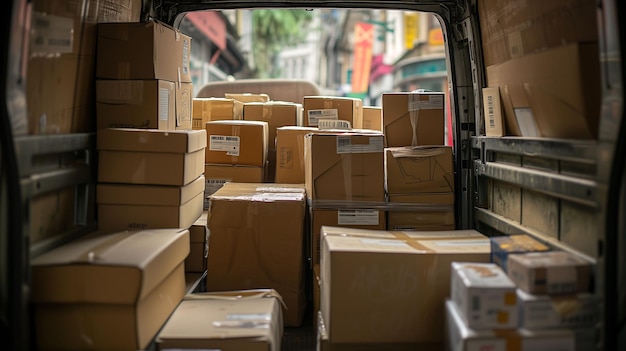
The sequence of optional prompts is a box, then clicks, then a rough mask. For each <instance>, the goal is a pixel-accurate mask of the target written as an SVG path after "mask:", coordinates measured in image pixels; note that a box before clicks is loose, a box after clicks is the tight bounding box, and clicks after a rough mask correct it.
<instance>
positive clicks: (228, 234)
mask: <svg viewBox="0 0 626 351" xmlns="http://www.w3.org/2000/svg"><path fill="white" fill-rule="evenodd" d="M209 211H210V213H211V216H210V217H209V220H208V226H209V230H210V231H211V236H210V238H209V256H208V260H207V270H208V275H207V276H208V278H207V289H208V291H221V290H235V289H256V288H272V289H276V290H277V291H278V292H279V293H280V295H281V296H282V297H283V300H284V301H285V304H286V306H287V310H286V312H285V317H284V320H285V325H287V326H298V325H300V323H301V322H302V318H303V316H304V311H305V307H306V298H305V295H304V254H303V252H304V217H305V193H304V188H303V186H302V185H291V184H269V183H263V184H252V183H226V184H225V185H224V186H223V187H222V188H221V189H220V190H218V191H217V192H216V193H215V194H213V195H211V197H210V208H209ZM233 218H237V220H233Z"/></svg>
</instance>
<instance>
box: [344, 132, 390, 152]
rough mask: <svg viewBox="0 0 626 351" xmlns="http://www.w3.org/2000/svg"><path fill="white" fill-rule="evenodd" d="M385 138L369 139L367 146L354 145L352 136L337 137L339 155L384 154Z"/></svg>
mask: <svg viewBox="0 0 626 351" xmlns="http://www.w3.org/2000/svg"><path fill="white" fill-rule="evenodd" d="M383 149H384V146H383V138H382V137H380V136H375V137H369V143H367V144H352V138H351V137H350V136H337V154H367V153H375V152H383Z"/></svg>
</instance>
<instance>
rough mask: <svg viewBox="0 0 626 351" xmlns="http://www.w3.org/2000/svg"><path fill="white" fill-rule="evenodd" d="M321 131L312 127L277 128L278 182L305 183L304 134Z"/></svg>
mask: <svg viewBox="0 0 626 351" xmlns="http://www.w3.org/2000/svg"><path fill="white" fill-rule="evenodd" d="M319 132H320V130H319V129H317V128H312V127H289V126H287V127H280V128H278V129H276V179H275V180H276V183H289V184H304V136H305V135H307V134H309V133H319Z"/></svg>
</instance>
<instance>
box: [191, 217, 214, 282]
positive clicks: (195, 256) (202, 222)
mask: <svg viewBox="0 0 626 351" xmlns="http://www.w3.org/2000/svg"><path fill="white" fill-rule="evenodd" d="M207 217H208V212H207V211H203V212H202V215H201V216H200V218H198V220H197V221H196V222H195V223H194V224H193V225H192V226H191V227H189V241H190V246H189V255H188V256H187V258H186V259H185V273H204V272H205V271H206V259H207V256H208V254H209V227H208V226H207Z"/></svg>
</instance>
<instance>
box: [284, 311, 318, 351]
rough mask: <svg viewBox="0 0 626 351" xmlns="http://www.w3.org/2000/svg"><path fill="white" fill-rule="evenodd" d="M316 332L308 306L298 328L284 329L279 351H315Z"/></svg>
mask: <svg viewBox="0 0 626 351" xmlns="http://www.w3.org/2000/svg"><path fill="white" fill-rule="evenodd" d="M316 344H317V331H316V330H314V327H313V309H312V308H311V305H310V304H309V308H307V312H306V314H305V316H304V320H303V321H302V325H301V326H299V327H294V328H290V327H286V328H285V329H284V332H283V342H282V345H281V349H280V350H281V351H315V350H316V348H317V346H316Z"/></svg>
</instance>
